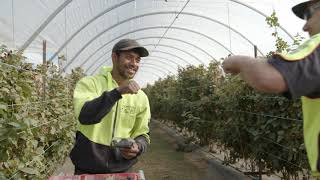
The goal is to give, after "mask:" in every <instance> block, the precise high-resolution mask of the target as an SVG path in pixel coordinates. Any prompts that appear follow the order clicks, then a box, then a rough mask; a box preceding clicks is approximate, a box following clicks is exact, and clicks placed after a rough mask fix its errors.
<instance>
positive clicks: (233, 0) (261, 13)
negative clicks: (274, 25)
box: [229, 0, 294, 40]
mask: <svg viewBox="0 0 320 180" xmlns="http://www.w3.org/2000/svg"><path fill="white" fill-rule="evenodd" d="M229 1H231V2H234V3H237V4H240V5H242V6H245V7H247V8H249V9H251V10H253V11H255V12H256V13H258V14H260V15H262V16H264V17H265V18H267V17H268V16H267V15H266V14H264V13H263V12H261V11H259V10H258V9H256V8H254V7H252V6H249V5H247V4H245V3H242V2H239V1H237V0H229ZM279 27H280V29H282V30H283V31H284V32H285V33H286V34H287V35H288V36H289V37H290V38H291V39H292V40H294V37H293V36H292V35H291V34H290V33H289V32H288V31H287V30H286V29H285V28H283V27H282V26H281V25H279Z"/></svg>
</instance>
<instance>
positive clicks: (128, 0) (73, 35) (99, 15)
mask: <svg viewBox="0 0 320 180" xmlns="http://www.w3.org/2000/svg"><path fill="white" fill-rule="evenodd" d="M71 1H72V0H71ZM133 1H135V0H127V1H124V2H121V3H119V4H116V5H114V6H112V7H110V8H108V9H105V10H103V11H102V12H100V13H99V14H98V15H96V16H94V17H93V18H91V19H90V20H88V21H87V22H86V23H85V24H84V25H82V26H81V27H80V28H79V29H78V30H77V31H76V32H74V33H73V34H72V35H71V36H70V37H69V38H68V39H67V40H66V41H65V42H64V43H63V44H62V45H61V46H60V47H59V49H58V50H57V52H56V53H54V54H53V55H52V56H51V57H50V61H51V60H52V59H54V58H55V57H56V56H57V55H58V54H59V53H60V52H61V51H62V49H63V48H64V47H65V46H66V45H67V44H69V42H70V41H71V40H72V39H73V38H74V37H75V36H76V35H77V34H79V33H80V31H82V29H84V28H86V27H87V26H88V25H89V24H91V23H92V22H94V21H95V20H96V19H98V18H99V17H101V16H102V15H104V14H107V13H108V12H110V11H112V10H113V9H116V8H118V7H121V6H123V5H125V4H128V3H130V2H133Z"/></svg>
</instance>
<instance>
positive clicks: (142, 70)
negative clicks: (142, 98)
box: [135, 69, 163, 78]
mask: <svg viewBox="0 0 320 180" xmlns="http://www.w3.org/2000/svg"><path fill="white" fill-rule="evenodd" d="M139 72H140V73H144V72H145V73H150V74H153V75H155V76H157V77H158V78H162V77H163V76H162V75H159V74H157V73H155V72H152V71H148V70H145V69H139V70H138V72H137V73H139ZM137 73H136V75H137ZM136 75H135V76H136Z"/></svg>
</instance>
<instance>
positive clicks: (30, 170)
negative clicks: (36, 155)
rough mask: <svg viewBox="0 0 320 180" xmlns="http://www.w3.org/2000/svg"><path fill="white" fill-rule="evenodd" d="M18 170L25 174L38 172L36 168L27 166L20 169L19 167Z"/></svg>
mask: <svg viewBox="0 0 320 180" xmlns="http://www.w3.org/2000/svg"><path fill="white" fill-rule="evenodd" d="M20 171H22V172H24V173H27V174H38V171H37V170H36V169H33V168H28V167H25V168H22V169H20Z"/></svg>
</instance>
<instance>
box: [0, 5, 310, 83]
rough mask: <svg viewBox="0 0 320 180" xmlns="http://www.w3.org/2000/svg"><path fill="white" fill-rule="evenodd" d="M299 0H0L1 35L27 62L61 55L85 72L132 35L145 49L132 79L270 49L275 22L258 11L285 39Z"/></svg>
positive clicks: (297, 28)
mask: <svg viewBox="0 0 320 180" xmlns="http://www.w3.org/2000/svg"><path fill="white" fill-rule="evenodd" d="M298 2H301V1H300V0H259V1H257V0H238V1H237V0H2V1H1V6H0V24H1V29H0V41H1V43H2V44H5V45H7V46H8V47H10V48H14V49H19V50H24V55H25V56H27V57H28V58H29V61H31V62H34V63H40V62H42V41H43V40H46V42H47V59H48V60H50V61H54V62H57V57H58V56H61V55H64V56H65V57H66V62H64V63H63V64H62V67H63V68H64V70H65V71H66V72H70V70H71V69H73V68H75V67H78V66H81V67H82V68H83V69H85V71H86V73H87V74H95V73H97V72H99V69H100V68H99V67H101V66H102V65H111V59H110V57H111V48H112V46H113V45H114V43H116V42H117V41H118V40H119V39H121V38H134V39H137V40H138V42H139V43H140V44H142V45H144V46H145V47H146V48H147V49H148V50H149V51H150V56H149V57H146V58H143V60H142V63H141V67H140V70H139V72H138V74H137V75H136V77H135V79H136V80H137V81H139V82H140V83H141V84H146V83H147V82H149V83H150V82H153V81H154V80H156V79H158V78H159V77H165V76H166V75H168V74H175V73H177V68H178V67H179V66H181V67H183V66H186V65H188V64H193V65H197V64H204V65H207V64H208V63H209V62H210V61H211V60H216V61H219V59H220V58H222V57H226V56H227V55H229V54H244V55H253V54H254V45H256V46H257V47H258V55H265V54H266V53H268V52H269V51H271V50H275V47H274V44H275V42H274V41H275V38H273V37H272V36H271V33H272V32H273V31H274V29H271V28H269V26H268V25H267V23H266V22H265V18H266V17H265V16H269V15H271V13H272V11H273V10H275V11H276V13H277V16H278V17H279V22H280V25H281V26H282V28H281V29H278V30H277V31H278V33H279V35H280V36H281V37H282V38H283V39H284V40H285V41H287V42H288V43H289V44H291V43H292V37H293V36H294V35H296V34H297V33H299V34H301V35H304V34H303V33H302V31H301V28H302V25H303V21H300V20H299V19H298V18H296V17H295V16H294V15H293V14H292V13H291V7H292V6H293V5H295V4H297V3H298Z"/></svg>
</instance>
